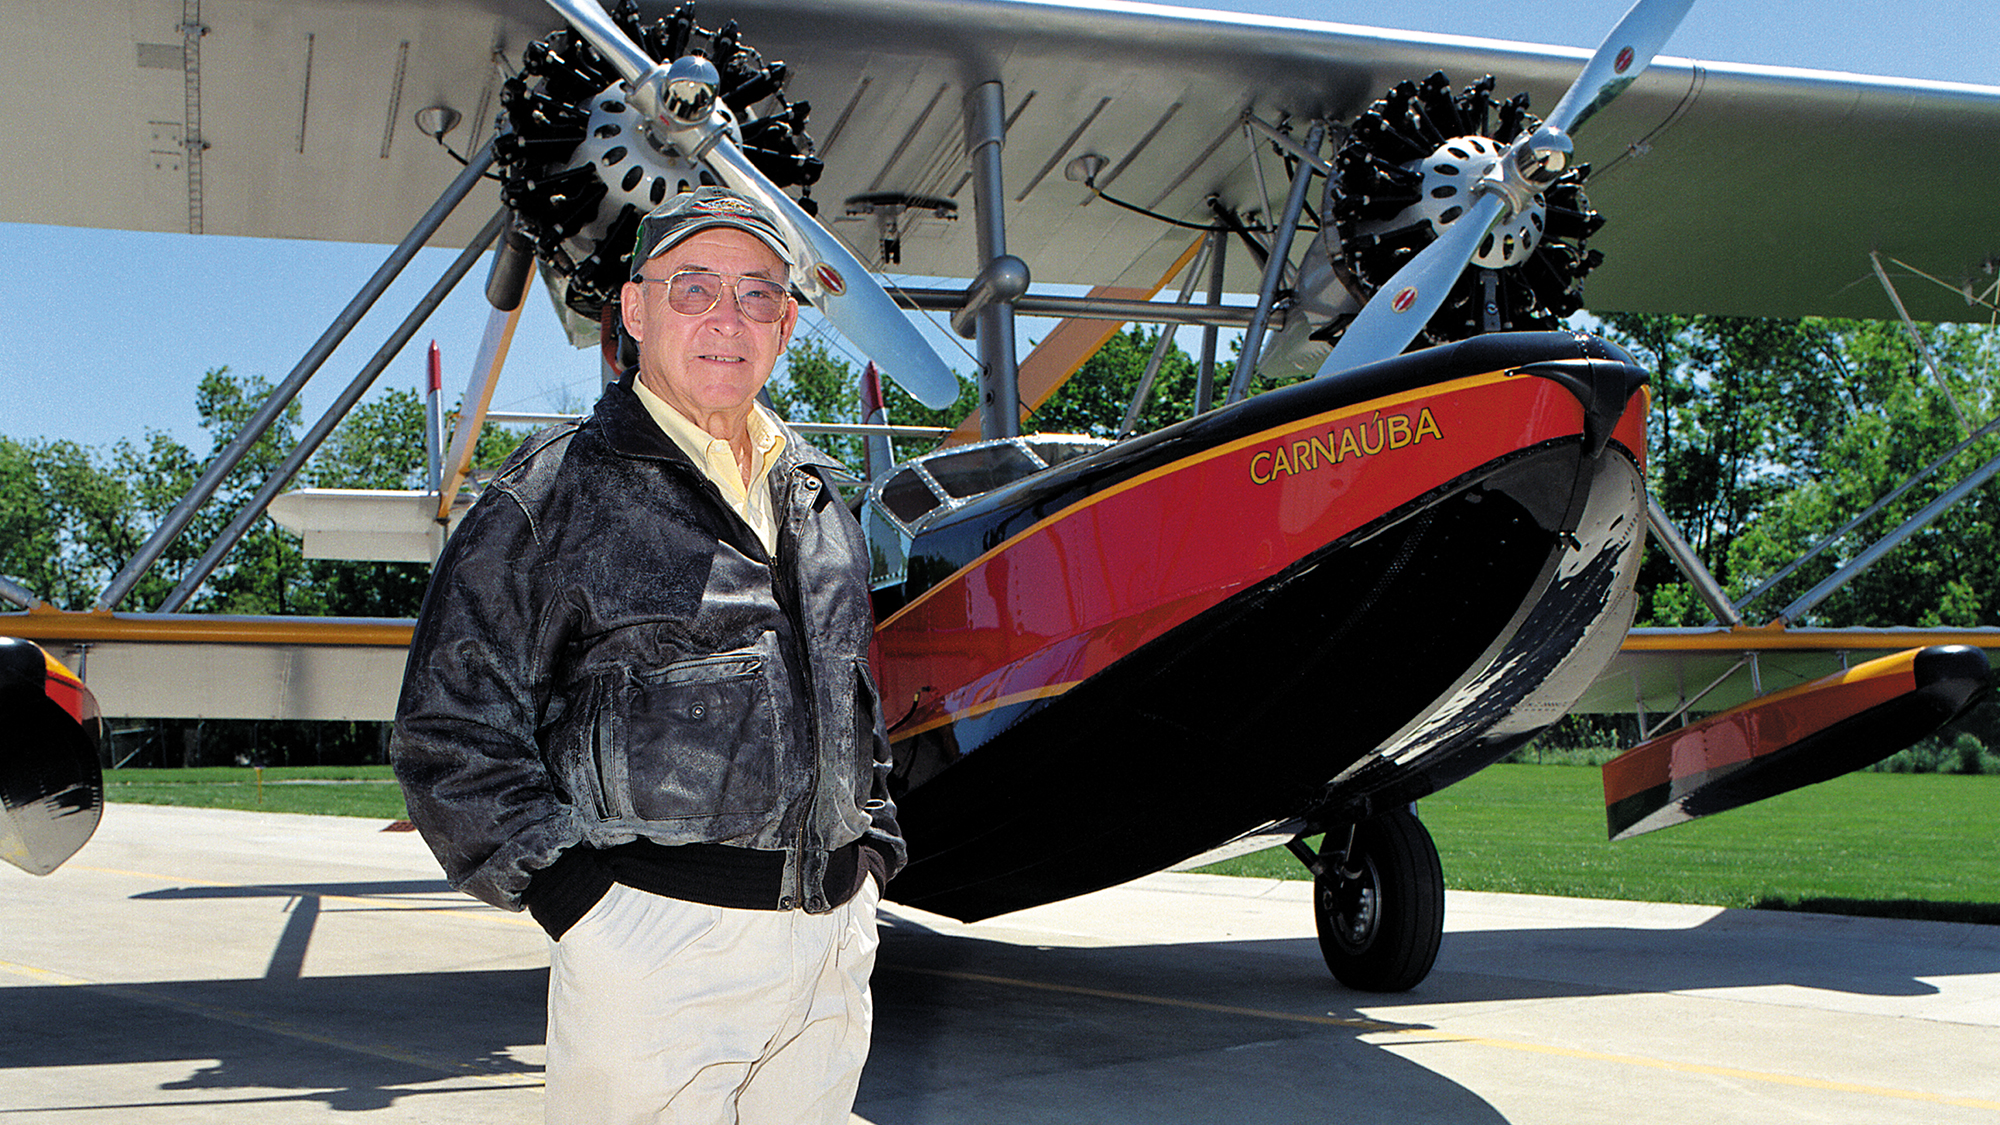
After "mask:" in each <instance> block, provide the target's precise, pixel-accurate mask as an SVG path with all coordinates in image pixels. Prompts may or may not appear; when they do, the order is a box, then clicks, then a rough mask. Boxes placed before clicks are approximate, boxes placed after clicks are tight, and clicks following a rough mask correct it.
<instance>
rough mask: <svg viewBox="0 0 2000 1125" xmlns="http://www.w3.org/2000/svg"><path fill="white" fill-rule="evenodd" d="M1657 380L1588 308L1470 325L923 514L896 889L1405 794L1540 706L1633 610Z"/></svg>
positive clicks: (1483, 751) (897, 605) (892, 598)
mask: <svg viewBox="0 0 2000 1125" xmlns="http://www.w3.org/2000/svg"><path fill="white" fill-rule="evenodd" d="M1643 384H1644V374H1643V373H1642V372H1641V371H1640V370H1639V369H1638V368H1637V367H1636V366H1634V365H1633V364H1632V362H1631V360H1630V357H1629V356H1627V355H1625V354H1624V353H1623V352H1622V351H1620V350H1619V349H1617V348H1616V347H1614V346H1612V345H1610V344H1607V343H1605V342H1604V341H1602V340H1600V339H1597V338H1595V337H1589V336H1584V335H1579V334H1573V333H1522V334H1499V335H1488V336H1480V337H1475V338H1473V339H1470V340H1466V341H1463V342H1461V343H1457V344H1452V345H1447V346H1444V347H1439V348H1432V349H1428V350H1426V351H1422V352H1417V353H1413V354H1410V355H1406V356H1401V357H1398V358H1396V359H1393V360H1389V361H1386V362H1383V363H1379V364H1375V365H1372V366H1370V367H1367V368H1363V369H1360V370H1357V371H1354V372H1351V373H1349V374H1348V375H1346V376H1343V377H1340V378H1337V379H1327V380H1316V381H1312V382H1306V383H1301V384H1297V385H1294V386H1291V387H1286V388H1283V389H1280V390H1275V391H1272V392H1268V393H1266V394H1263V395H1259V396H1257V397H1255V398H1252V399H1248V400H1246V401H1244V402H1241V403H1238V404H1236V405H1234V406H1231V407H1228V408H1225V409H1221V410H1217V411H1214V412H1211V413H1209V414H1205V415H1202V416H1200V417H1197V418H1194V419H1191V420H1189V421H1186V422H1183V423H1181V424H1179V425H1176V426H1172V427H1169V428H1167V429H1164V430H1160V431H1157V432H1155V433H1152V434H1148V435H1145V436H1142V437H1138V438H1134V439H1131V440H1129V441H1125V442H1122V443H1119V444H1116V445H1112V446H1109V447H1106V448H1103V449H1101V450H1099V451H1097V452H1094V453H1090V454H1088V455H1086V456H1081V457H1077V458H1075V459H1073V460H1069V461H1065V462H1063V463H1061V464H1057V465H1055V466H1053V467H1050V468H1047V469H1043V470H1041V471H1039V472H1034V473H1032V474H1030V475H1027V476H1025V477H1023V478H1022V479H1019V480H1016V481H1014V482H1012V483H1010V484H1005V485H1003V486H1001V487H998V488H995V489H993V490H991V491H989V492H985V493H984V494H981V495H978V496H976V497H974V498H972V499H970V500H969V501H967V502H963V503H961V504H958V505H956V506H951V507H948V508H943V509H940V510H938V511H936V512H934V513H931V514H929V515H927V516H925V517H923V518H921V519H919V520H915V521H911V522H910V523H909V524H908V527H907V535H906V536H905V538H904V544H903V546H902V548H901V549H902V550H903V551H904V552H905V553H906V554H907V565H906V567H904V568H902V570H901V572H900V573H899V574H897V575H896V576H895V577H896V579H897V580H895V581H890V582H886V583H883V584H881V585H878V588H877V590H876V597H877V611H878V619H879V620H880V624H879V626H878V628H877V631H876V646H877V653H876V667H877V670H878V676H879V678H880V680H881V683H882V689H883V706H884V709H885V711H886V713H887V715H888V720H889V723H890V738H891V741H892V743H893V744H894V749H895V757H896V772H895V775H894V785H895V788H896V791H897V797H898V802H899V807H900V810H901V817H902V824H903V827H904V830H905V832H906V834H907V835H908V837H909V840H910V844H911V856H912V862H911V864H910V867H909V868H908V869H907V870H906V871H905V872H904V873H903V874H902V875H901V876H900V877H899V878H898V879H897V882H896V886H895V889H894V897H895V898H896V899H897V900H898V901H900V902H904V903H907V904H910V905H914V906H919V907H922V908H924V909H929V910H935V911H938V912H941V913H945V914H950V915H954V916H957V917H961V918H968V919H970V918H979V917H987V916H990V915H993V914H998V913H1003V912H1005V911H1008V910H1014V909H1020V908H1023V907H1027V906H1032V905H1036V904H1038V903H1042V902H1049V901H1054V900H1056V899H1060V898H1065V897H1068V896H1071V895H1075V894H1080V893H1084V892H1087V891H1090V890H1095V889H1098V888H1101V887H1105V886H1109V885H1112V884H1115V883H1119V882H1123V881H1125V880H1127V879H1131V878H1134V877H1137V876H1139V875H1142V874H1146V873H1149V872H1152V871H1156V870H1160V869H1162V868H1164V867H1168V866H1171V865H1173V864H1175V863H1178V862H1181V861H1183V860H1186V859H1188V858H1190V857H1193V856H1197V855H1201V854H1203V853H1205V852H1208V851H1211V850H1214V849H1217V848H1220V847H1222V846H1224V845H1226V844H1228V843H1230V842H1231V841H1233V840H1237V839H1239V838H1241V837H1243V836H1245V835H1246V834H1252V833H1263V832H1268V831H1271V830H1273V829H1274V828H1280V827H1281V826H1295V827H1296V828H1298V829H1299V830H1318V829H1323V828H1325V827H1326V826H1328V825H1330V824H1335V823H1339V822H1342V821H1345V820H1353V819H1359V818H1361V817H1365V816H1367V815H1368V814H1369V813H1370V812H1371V811H1372V810H1374V809H1379V808H1386V807H1389V806H1392V805H1396V804H1402V803H1407V802H1409V801H1412V800H1415V799H1416V798H1418V797H1421V796H1423V795H1425V794H1427V793H1430V792H1434V791H1435V790H1437V789H1440V788H1442V787H1443V786H1445V785H1449V784H1451V783H1452V782H1454V781H1457V780H1459V779H1461V778H1463V777H1465V776H1468V775H1469V774H1471V773H1473V772H1474V771H1476V770H1478V769H1480V768H1482V767H1484V766H1485V765H1487V764H1490V763H1491V762H1492V761H1494V760H1495V759H1497V758H1498V757H1501V756H1503V755H1504V754H1506V753H1507V752H1508V751H1509V750H1511V749H1513V748H1514V747H1515V746H1517V745H1519V744H1520V743H1521V742H1523V741H1525V740H1526V739H1527V738H1529V737H1531V736H1532V735H1533V734H1534V733H1535V732H1536V731H1539V730H1541V729H1542V728H1544V727H1545V726H1547V725H1548V724H1549V723H1551V722H1554V721H1555V720H1556V719H1557V718H1559V717H1560V716H1561V715H1562V713H1563V712H1564V711H1565V710H1566V709H1567V707H1568V706H1569V704H1570V703H1571V702H1573V701H1574V700H1575V698H1576V697H1577V696H1578V695H1580V694H1581V693H1582V691H1583V689H1584V687H1585V686H1587V685H1588V684H1589V682H1590V680H1591V679H1593V678H1594V677H1595V676H1596V674H1597V673H1598V672H1599V671H1601V669H1602V668H1603V666H1604V665H1605V664H1606V663H1608V662H1609V660H1610V658H1611V656H1612V655H1613V654H1615V652H1616V651H1617V646H1618V643H1619V641H1620V639H1622V637H1623V635H1624V633H1625V631H1626V629H1627V627H1628V626H1629V624H1630V621H1631V613H1632V594H1631V591H1632V584H1633V580H1634V577H1635V575H1636V572H1637V567H1638V558H1639V550H1640V547H1641V546H1642V545H1643V541H1644V528H1645V515H1644V493H1643V488H1642V470H1641V458H1642V456H1643V450H1644V444H1645V443H1644V415H1645V406H1644V402H1645V395H1644V394H1643V392H1642V391H1641V388H1642V386H1643ZM880 491H881V490H880V488H879V487H878V489H877V490H876V492H875V493H874V494H872V495H871V500H870V502H871V503H875V502H877V501H878V500H879V497H880ZM880 525H881V521H880V520H879V519H878V520H875V521H871V530H872V531H878V532H879V529H880Z"/></svg>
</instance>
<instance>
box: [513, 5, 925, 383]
mask: <svg viewBox="0 0 2000 1125" xmlns="http://www.w3.org/2000/svg"><path fill="white" fill-rule="evenodd" d="M549 3H550V6H551V7H553V8H555V10H556V11H557V12H558V13H559V14H560V15H561V16H562V17H563V18H564V19H565V20H567V21H568V22H569V24H570V26H571V27H573V28H575V29H576V32H577V34H578V35H580V36H582V38H583V39H584V40H585V41H586V42H587V44H588V49H591V50H594V52H595V56H596V57H597V58H599V59H601V60H602V61H603V62H604V63H606V64H608V65H609V67H610V68H612V69H613V70H615V72H616V73H615V76H613V77H615V79H616V80H617V81H614V83H613V85H614V86H616V87H618V88H617V89H605V88H602V87H600V90H601V92H600V93H597V94H596V95H595V98H594V100H595V102H596V110H595V111H594V112H598V113H604V112H609V111H610V110H614V109H615V110H616V111H617V112H618V113H619V114H624V113H627V112H629V113H630V114H632V115H633V117H632V119H631V121H630V122H629V124H631V125H636V126H637V128H636V130H628V127H627V123H625V122H605V123H603V124H605V125H616V126H617V132H615V133H609V134H606V133H605V132H604V130H603V126H602V125H592V126H586V128H585V130H584V132H585V133H586V134H587V135H588V136H589V137H591V138H594V139H596V140H599V141H603V140H607V139H616V138H621V137H622V138H624V139H625V140H626V141H627V142H628V145H630V143H631V142H637V143H638V144H643V145H645V146H647V148H648V149H650V150H651V151H650V152H648V153H643V154H640V156H641V157H642V158H643V159H645V160H651V161H665V162H666V163H668V164H670V165H674V166H676V167H678V168H685V169H687V170H688V171H689V172H690V173H691V175H690V176H689V177H688V178H685V179H682V180H681V182H680V184H679V185H678V187H679V188H681V189H684V188H685V187H687V186H692V185H693V184H695V183H712V182H716V181H718V180H719V181H720V182H722V183H723V184H726V185H727V186H729V187H731V188H734V189H735V190H737V191H740V192H742V193H744V194H745V195H749V196H752V197H754V198H756V199H758V200H759V201H760V202H762V203H764V204H765V205H766V206H767V207H769V208H770V209H771V210H773V211H775V212H776V213H777V214H778V215H779V216H780V217H781V218H782V219H783V220H784V221H785V223H786V225H787V226H789V227H790V228H791V230H790V232H789V233H790V234H791V235H792V237H791V238H790V239H789V241H790V242H791V243H792V247H793V251H794V253H795V255H796V256H797V257H798V258H799V265H800V274H799V276H798V277H797V278H795V279H794V281H795V284H796V285H797V286H798V288H799V291H800V292H801V293H803V294H804V295H805V296H806V298H807V299H808V300H809V301H811V302H812V303H813V305H814V306H815V307H816V308H818V309H819V311H820V312H821V313H822V314H824V315H825V316H826V318H827V319H828V320H830V321H832V322H833V324H834V326H835V327H836V328H838V329H839V330H840V331H841V333H842V334H843V335H845V336H846V337H847V338H848V339H850V340H852V341H853V342H854V343H855V344H856V345H857V346H858V347H859V348H861V350H862V351H864V352H866V353H867V354H868V355H869V357H870V358H871V359H873V360H875V361H876V362H877V363H879V364H881V365H882V369H883V371H884V373H885V374H886V375H888V376H889V377H890V378H891V379H893V380H895V381H896V382H897V383H898V384H899V385H901V386H902V387H903V389H904V390H906V391H908V392H910V394H911V395H912V396H913V397H915V398H916V399H917V400H918V401H919V402H922V403H923V404H924V405H926V406H930V407H933V408H936V409H942V408H944V407H947V406H950V405H951V404H952V403H953V402H955V401H957V399H958V378H957V376H955V375H953V374H952V372H951V369H950V368H949V367H947V366H946V365H945V362H944V360H943V359H941V358H940V357H939V356H938V354H937V352H936V351H935V350H934V349H932V348H931V346H930V344H929V343H928V342H927V341H926V340H925V339H924V338H923V335H922V333H920V332H919V331H918V330H917V328H916V326H915V325H914V324H912V323H911V322H910V319H909V317H908V316H906V315H905V314H904V313H903V312H902V310H901V309H899V308H897V307H896V304H895V302H894V301H893V300H892V299H891V298H890V297H889V295H888V294H887V293H885V292H884V291H883V290H882V287H881V286H880V285H879V284H877V283H876V281H875V279H874V278H873V277H872V276H871V275H870V274H869V272H868V270H867V268H866V267H865V266H863V265H862V264H861V262H860V260H859V259H857V258H856V257H855V256H854V254H853V253H852V252H851V251H849V250H848V249H847V247H846V246H845V245H843V244H842V243H841V242H840V240H839V239H837V238H835V237H834V236H833V234H832V233H831V232H829V231H828V230H827V229H826V228H825V227H823V226H821V225H820V224H819V222H818V220H816V219H815V218H813V216H812V215H811V213H809V212H808V211H807V210H806V208H805V207H803V206H801V205H800V204H799V203H798V202H797V201H795V200H793V199H792V198H791V197H790V196H788V195H786V194H785V193H784V191H783V190H782V187H781V185H780V184H779V183H778V182H775V181H774V179H773V177H772V176H771V175H770V174H769V173H770V169H771V166H772V165H773V164H774V161H773V159H772V155H773V153H772V151H771V150H770V149H763V150H762V151H758V152H746V148H745V144H744V137H745V134H746V133H747V132H749V131H750V128H751V127H750V126H740V127H739V125H738V124H737V121H736V112H735V111H737V110H741V109H744V108H747V105H748V103H749V102H750V101H752V100H756V99H752V98H749V97H747V96H746V95H747V94H748V93H750V92H755V93H756V94H757V98H762V97H764V96H768V95H770V94H775V93H776V92H777V87H778V86H779V85H782V82H783V77H782V73H780V75H779V77H778V78H777V79H776V80H775V82H772V81H770V80H769V78H768V75H769V74H770V72H771V71H777V70H779V68H781V67H782V66H783V64H781V63H775V64H772V65H771V66H770V67H769V68H761V70H762V72H763V74H764V75H766V76H767V77H766V81H765V85H768V86H769V89H768V90H767V89H765V88H764V85H757V84H752V83H746V82H743V81H738V82H736V83H735V85H734V88H733V89H732V87H731V85H730V83H729V81H728V77H729V76H728V75H726V74H725V73H724V72H723V70H721V69H719V68H718V67H717V66H716V64H715V63H714V62H711V61H710V59H709V58H702V57H700V56H694V55H687V54H684V53H683V52H684V51H685V49H686V46H687V39H688V36H689V34H690V29H692V25H693V19H692V14H691V10H690V8H689V7H688V6H685V5H684V6H683V7H682V8H681V10H680V11H678V12H676V13H675V16H674V20H673V21H672V22H671V23H669V22H668V21H661V25H660V26H659V27H658V28H657V30H653V29H640V28H638V26H637V11H636V8H633V7H631V6H630V5H629V4H625V5H621V6H620V10H619V14H618V17H617V18H614V17H613V16H611V15H609V14H607V13H606V12H605V11H604V10H603V9H602V8H600V7H598V6H597V4H596V3H594V2H593V0H549ZM621 24H623V25H630V28H631V29H632V30H637V31H639V32H640V35H639V37H640V38H644V39H646V40H647V41H648V46H649V47H652V48H655V49H656V50H660V51H662V52H663V53H664V54H666V55H668V56H671V57H672V58H673V61H672V62H669V63H661V62H658V61H656V60H655V57H654V54H653V53H649V51H648V50H647V49H645V48H642V47H640V46H639V45H638V43H636V42H635V41H634V36H633V35H630V34H628V28H627V27H626V26H621ZM712 39H713V40H714V41H715V44H716V46H718V47H719V46H721V45H722V43H723V41H724V40H726V43H727V47H728V52H727V56H728V58H730V59H733V58H734V57H735V56H737V55H739V54H741V53H743V51H744V49H743V48H742V47H741V45H740V44H739V43H738V42H737V40H736V31H735V25H734V24H733V23H732V24H729V25H726V26H725V27H724V28H723V30H721V31H718V32H716V33H714V34H713V36H712ZM578 46H581V44H579V45H578ZM711 55H712V56H714V57H716V58H723V57H724V55H723V54H721V53H720V52H718V51H716V50H711ZM745 86H751V87H752V89H751V90H746V89H745V88H744V87H745ZM517 97H525V95H517ZM510 108H511V107H510ZM780 116H783V117H788V118H795V119H796V120H791V121H787V122H785V124H788V125H796V124H799V123H802V121H803V116H804V115H803V113H790V112H789V111H781V113H780V114H776V115H771V116H767V117H766V118H763V119H760V121H759V122H756V123H753V124H756V125H761V126H766V127H767V129H768V127H769V126H770V123H771V122H772V120H773V118H774V117H780ZM634 132H636V133H637V135H636V136H634V135H632V133H634ZM784 133H785V135H784V136H783V137H781V138H779V139H782V140H790V141H794V144H793V149H794V152H793V154H791V155H798V153H797V150H798V149H799V148H804V149H806V150H807V153H808V158H809V147H810V142H804V144H802V145H801V144H797V143H796V138H795V136H794V135H793V134H792V131H791V130H790V129H787V130H784ZM634 147H636V146H631V147H626V149H625V151H623V152H620V153H619V154H618V156H619V157H620V158H621V159H624V158H630V157H632V156H633V155H634V152H633V148H634ZM607 155H608V154H607ZM776 155H777V156H778V157H779V160H778V161H776V162H775V163H777V164H778V166H779V168H780V170H781V171H783V172H787V173H789V172H791V171H792V170H793V169H794V168H796V169H797V174H796V175H789V176H788V177H787V178H789V179H790V182H794V183H799V182H803V183H807V184H810V183H811V182H812V180H813V179H817V177H818V161H817V159H816V158H809V159H810V164H809V165H806V164H804V163H803V162H797V161H794V162H791V163H787V162H785V161H784V160H783V157H785V156H786V155H788V154H785V153H782V152H780V153H777V154H776ZM598 163H599V164H603V165H607V166H609V165H611V164H612V162H611V161H608V160H603V159H600V161H599V162H598ZM577 171H578V172H579V173H581V172H589V173H590V175H591V176H592V177H595V175H596V173H595V169H594V168H592V167H590V166H589V165H585V166H582V167H581V168H579V169H577ZM672 178H673V176H672V174H671V173H668V174H660V175H656V176H654V177H652V178H650V179H649V178H648V177H647V176H646V174H645V173H643V172H642V173H640V174H639V175H638V176H636V177H635V176H633V174H632V173H631V172H627V173H626V179H624V180H621V181H620V182H619V183H620V187H621V188H622V189H623V190H624V191H626V192H627V193H630V192H632V191H633V190H634V189H637V190H641V191H648V192H649V193H650V194H651V195H652V196H657V197H658V198H653V199H652V202H653V203H655V204H656V203H658V202H659V198H664V195H665V192H666V190H667V188H666V185H667V184H668V183H669V181H670V180H671V179H672ZM577 179H579V180H581V179H583V177H582V176H581V175H580V174H579V175H578V176H577ZM649 184H650V187H649V186H648V185H649ZM582 186H583V187H584V189H585V190H583V191H581V192H576V193H574V197H573V196H572V193H571V192H570V191H569V190H568V187H567V185H559V186H558V187H556V188H555V189H554V190H553V191H551V190H550V189H549V188H548V187H547V186H546V184H538V185H536V187H538V188H539V190H541V191H542V192H543V193H544V194H545V195H553V196H556V197H558V198H556V199H555V200H554V201H553V202H554V203H556V204H557V206H555V207H551V208H546V210H560V205H562V204H568V205H570V206H571V209H572V211H573V212H574V213H576V215H577V216H578V218H577V219H576V220H575V224H574V225H575V230H571V231H567V232H563V233H562V235H561V237H563V238H569V237H571V236H573V235H574V234H575V233H576V231H579V230H584V229H585V228H586V227H589V226H592V224H594V227H592V229H591V230H589V231H586V233H599V232H601V233H599V237H598V238H597V239H596V246H597V247H598V248H597V249H596V250H594V251H593V252H592V255H591V256H592V257H593V258H596V259H597V261H595V262H593V263H592V265H593V268H594V269H596V270H598V271H600V272H604V271H603V267H605V266H608V265H610V264H611V263H610V262H609V261H607V260H606V259H605V256H606V255H612V256H616V255H622V254H624V253H628V252H629V249H630V247H631V244H632V237H633V232H634V231H636V228H637V224H638V220H639V218H641V217H643V213H644V210H645V209H646V208H643V207H637V206H636V201H628V202H627V205H626V207H625V208H623V209H612V210H615V214H616V217H615V218H613V219H611V220H609V221H606V220H604V219H603V218H602V215H603V214H604V213H605V211H606V210H607V209H605V208H600V207H598V206H597V204H598V203H600V202H601V201H602V200H603V199H604V198H605V196H606V195H608V194H610V189H608V188H606V187H605V185H604V184H603V183H602V182H601V181H600V182H598V183H596V184H594V185H588V184H587V185H582ZM592 187H595V188H599V189H604V190H601V191H598V192H597V193H596V198H594V199H585V198H583V197H584V196H586V195H588V194H590V190H589V189H590V188H592ZM509 202H510V203H512V202H513V200H512V199H510V200H509ZM586 210H588V211H589V216H588V217H587V218H585V217H583V216H582V213H583V212H584V211H586ZM628 223H629V225H630V228H631V229H629V230H628V229H624V228H625V227H626V225H627V224H628ZM621 235H622V236H623V238H622V241H621V239H620V236H621ZM545 260H547V259H546V258H545ZM571 289H572V296H571V302H570V303H571V305H572V307H574V306H575V304H576V298H575V289H576V285H575V282H574V281H572V283H571ZM593 295H594V294H593ZM596 296H598V300H597V304H598V307H599V308H601V307H602V304H603V301H604V300H606V299H608V294H606V295H596Z"/></svg>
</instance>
